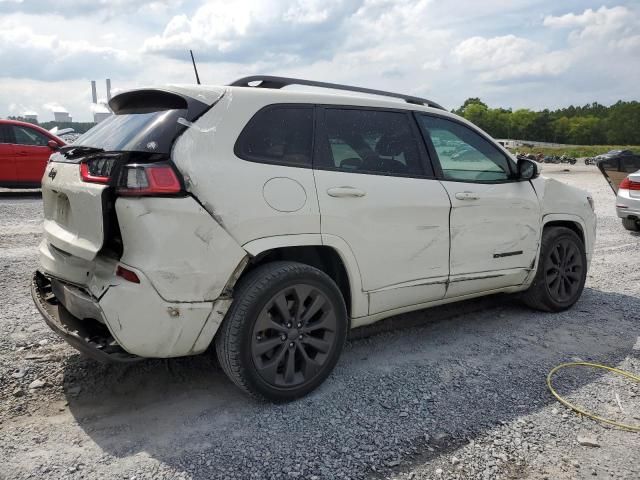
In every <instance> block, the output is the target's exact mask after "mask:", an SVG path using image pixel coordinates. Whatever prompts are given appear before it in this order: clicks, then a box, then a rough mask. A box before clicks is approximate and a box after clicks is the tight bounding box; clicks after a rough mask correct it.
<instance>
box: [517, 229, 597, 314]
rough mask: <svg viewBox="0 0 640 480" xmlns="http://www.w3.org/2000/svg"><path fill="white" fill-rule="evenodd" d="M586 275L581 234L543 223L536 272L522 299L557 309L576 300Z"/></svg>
mask: <svg viewBox="0 0 640 480" xmlns="http://www.w3.org/2000/svg"><path fill="white" fill-rule="evenodd" d="M586 278H587V255H586V250H585V246H584V242H583V240H582V238H580V237H579V236H578V234H577V233H576V232H575V231H573V230H572V229H570V228H567V227H564V226H549V227H545V228H544V230H543V232H542V242H541V245H540V258H539V259H538V267H537V270H536V275H535V277H534V278H533V281H532V282H531V285H530V286H529V288H528V289H527V290H526V291H525V292H523V293H522V299H523V301H524V303H526V304H527V305H528V306H529V307H531V308H535V309H536V310H542V311H545V312H560V311H562V310H566V309H567V308H570V307H571V306H572V305H573V304H574V303H576V302H577V301H578V299H579V298H580V295H582V291H583V290H584V283H585V281H586Z"/></svg>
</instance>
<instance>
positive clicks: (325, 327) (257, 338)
mask: <svg viewBox="0 0 640 480" xmlns="http://www.w3.org/2000/svg"><path fill="white" fill-rule="evenodd" d="M336 323H337V321H336V314H335V312H334V310H333V307H332V305H331V302H330V301H329V299H328V298H327V297H326V296H325V294H324V293H322V292H321V291H320V290H318V289H317V288H315V287H314V286H312V285H308V284H303V283H298V284H295V285H293V286H291V287H287V288H285V289H284V290H281V291H279V292H278V293H276V294H275V295H274V296H273V297H272V298H271V299H270V300H269V301H268V302H267V304H266V306H265V307H264V308H263V309H262V311H261V312H260V314H259V315H258V318H257V320H256V322H255V325H254V327H253V340H252V342H251V355H252V358H253V362H254V364H255V367H256V369H257V371H258V374H259V375H260V377H261V378H262V379H263V380H264V381H265V382H267V383H268V384H270V385H273V386H274V387H297V386H301V385H303V384H305V383H306V382H309V381H311V380H313V379H314V377H315V376H316V375H317V373H318V372H319V371H320V370H321V369H322V366H323V365H324V364H325V363H326V361H327V360H328V359H329V353H330V352H331V349H332V348H333V345H334V340H335V336H336Z"/></svg>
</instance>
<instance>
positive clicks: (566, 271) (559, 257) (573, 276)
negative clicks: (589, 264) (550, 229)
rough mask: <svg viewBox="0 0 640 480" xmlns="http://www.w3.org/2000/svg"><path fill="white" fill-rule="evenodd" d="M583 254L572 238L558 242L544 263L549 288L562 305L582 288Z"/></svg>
mask: <svg viewBox="0 0 640 480" xmlns="http://www.w3.org/2000/svg"><path fill="white" fill-rule="evenodd" d="M583 269H584V265H583V263H582V254H581V252H580V249H579V248H578V245H576V243H575V242H574V241H573V240H572V239H571V238H564V239H561V240H559V241H557V242H556V244H555V247H554V248H553V249H552V250H551V252H550V254H549V255H547V258H546V259H545V262H544V270H545V279H546V282H547V288H548V289H549V293H550V294H551V296H552V297H553V299H554V300H556V301H557V302H560V303H564V302H567V301H568V300H571V299H572V298H573V297H574V296H575V294H576V293H577V292H578V290H579V289H581V288H582V285H581V280H582V273H583V272H582V270H583Z"/></svg>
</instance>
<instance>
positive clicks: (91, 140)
mask: <svg viewBox="0 0 640 480" xmlns="http://www.w3.org/2000/svg"><path fill="white" fill-rule="evenodd" d="M186 114H187V110H183V109H180V110H163V111H159V112H146V113H127V114H120V115H117V114H114V115H111V116H110V117H108V118H106V119H105V120H103V121H102V122H100V123H99V124H98V125H96V126H95V127H93V128H92V129H91V130H89V131H88V132H87V133H85V134H84V135H81V136H80V137H78V139H77V140H76V141H75V142H73V146H78V145H81V146H86V147H94V148H101V149H103V150H105V151H107V152H113V151H118V152H153V153H169V152H170V151H171V146H172V145H173V141H174V139H175V138H176V137H177V136H178V134H179V133H181V132H182V131H184V129H185V127H184V125H182V124H180V123H178V119H179V118H180V117H185V116H186Z"/></svg>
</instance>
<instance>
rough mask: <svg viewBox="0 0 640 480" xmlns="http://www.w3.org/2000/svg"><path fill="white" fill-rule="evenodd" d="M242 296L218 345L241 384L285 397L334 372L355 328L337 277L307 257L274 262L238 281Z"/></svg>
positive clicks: (228, 368)
mask: <svg viewBox="0 0 640 480" xmlns="http://www.w3.org/2000/svg"><path fill="white" fill-rule="evenodd" d="M234 298H235V300H234V302H233V304H232V306H231V308H230V309H229V312H227V315H226V317H225V320H224V322H223V323H222V326H221V327H220V330H219V331H218V333H217V336H216V352H217V355H218V360H219V361H220V365H221V366H222V369H223V370H224V372H225V373H226V374H227V376H228V377H229V378H230V379H231V380H232V381H233V382H234V383H235V384H236V385H237V386H239V387H240V388H241V389H242V390H244V391H245V392H247V393H249V394H250V395H252V396H254V397H257V398H260V399H266V400H270V401H275V402H282V401H289V400H293V399H295V398H298V397H301V396H303V395H306V394H307V393H309V392H310V391H312V390H313V389H315V388H316V387H318V386H319V385H320V384H321V383H322V382H323V381H324V380H325V379H326V378H327V376H329V374H330V373H331V371H332V370H333V368H334V366H335V365H336V362H337V361H338V357H339V356H340V353H341V352H342V347H343V346H344V343H345V339H346V336H347V327H348V320H347V311H346V307H345V302H344V299H343V297H342V294H341V292H340V290H339V289H338V287H337V286H336V284H335V283H334V282H333V280H331V278H330V277H329V276H327V275H326V274H325V273H324V272H322V271H320V270H318V269H316V268H313V267H311V266H309V265H305V264H302V263H296V262H273V263H268V264H265V265H262V266H260V267H257V268H256V269H255V270H253V271H252V272H249V273H248V274H247V276H246V277H244V278H242V279H241V280H240V281H239V282H238V286H237V287H236V289H235V292H234Z"/></svg>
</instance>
